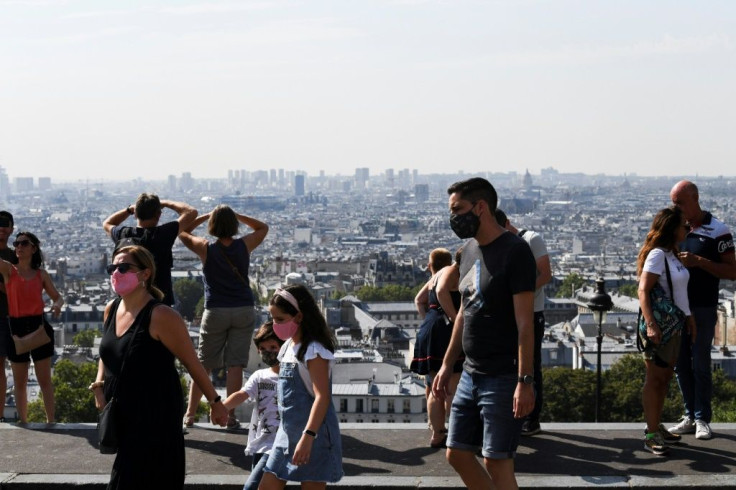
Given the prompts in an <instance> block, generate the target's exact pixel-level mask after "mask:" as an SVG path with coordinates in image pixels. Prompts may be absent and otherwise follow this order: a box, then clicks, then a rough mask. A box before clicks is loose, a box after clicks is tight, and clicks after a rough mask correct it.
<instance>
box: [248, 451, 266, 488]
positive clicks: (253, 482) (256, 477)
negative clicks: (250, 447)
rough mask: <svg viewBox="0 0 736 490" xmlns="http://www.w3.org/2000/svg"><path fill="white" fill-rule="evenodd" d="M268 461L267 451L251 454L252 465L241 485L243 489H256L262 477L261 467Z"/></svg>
mask: <svg viewBox="0 0 736 490" xmlns="http://www.w3.org/2000/svg"><path fill="white" fill-rule="evenodd" d="M266 462H268V453H256V454H254V455H253V466H252V467H251V470H250V476H249V477H248V479H247V480H246V481H245V485H243V490H258V485H260V484H261V478H263V469H264V468H265V467H266Z"/></svg>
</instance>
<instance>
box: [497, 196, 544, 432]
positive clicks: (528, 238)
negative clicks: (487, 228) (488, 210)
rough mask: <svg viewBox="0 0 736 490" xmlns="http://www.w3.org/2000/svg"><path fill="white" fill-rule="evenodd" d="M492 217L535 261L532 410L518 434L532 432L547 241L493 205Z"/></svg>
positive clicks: (539, 391)
mask: <svg viewBox="0 0 736 490" xmlns="http://www.w3.org/2000/svg"><path fill="white" fill-rule="evenodd" d="M496 221H497V222H498V224H499V225H501V226H503V227H504V228H505V229H507V230H508V231H510V232H511V233H513V234H514V235H518V236H519V237H520V238H523V239H524V241H525V242H526V243H527V244H528V245H529V248H531V250H532V255H534V261H535V262H536V264H537V280H536V282H535V283H534V390H535V391H536V396H535V398H534V410H532V413H530V414H529V416H528V417H527V418H526V420H525V421H524V425H522V426H521V435H522V436H533V435H534V434H538V433H539V432H541V431H542V428H541V426H540V425H539V415H540V414H541V413H542V403H543V402H544V385H543V380H542V339H543V338H544V325H545V320H544V300H545V295H544V285H545V284H547V283H548V282H549V281H551V280H552V268H551V267H550V263H549V254H548V253H547V244H546V243H544V239H543V238H542V236H541V235H540V234H539V233H537V232H535V231H531V230H519V229H517V228H516V227H515V226H514V225H512V224H511V221H510V220H509V219H508V217H507V216H506V213H504V212H503V211H502V210H501V209H500V208H499V209H496Z"/></svg>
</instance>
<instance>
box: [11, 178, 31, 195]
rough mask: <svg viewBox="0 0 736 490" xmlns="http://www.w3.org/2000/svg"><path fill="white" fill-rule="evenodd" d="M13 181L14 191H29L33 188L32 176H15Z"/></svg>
mask: <svg viewBox="0 0 736 490" xmlns="http://www.w3.org/2000/svg"><path fill="white" fill-rule="evenodd" d="M14 183H15V190H16V192H30V191H32V190H33V177H16V178H15V179H14Z"/></svg>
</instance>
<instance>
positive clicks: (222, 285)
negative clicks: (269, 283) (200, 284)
mask: <svg viewBox="0 0 736 490" xmlns="http://www.w3.org/2000/svg"><path fill="white" fill-rule="evenodd" d="M225 256H227V259H229V260H230V263H232V265H230V263H229V262H228V260H227V259H226V258H225ZM233 266H234V267H235V268H236V269H237V270H238V272H239V273H240V277H238V274H236V273H235V271H234V270H233ZM249 267H250V253H249V252H248V247H246V246H245V242H244V241H243V240H242V239H241V238H236V239H234V240H233V242H232V243H231V244H230V245H229V246H225V245H223V244H222V243H218V242H216V241H215V242H209V243H208V244H207V261H206V262H205V264H204V268H203V269H202V272H203V273H204V307H205V308H235V307H238V306H253V305H254V304H255V302H254V299H253V291H251V289H250V281H249V280H248V268H249ZM241 278H242V279H241Z"/></svg>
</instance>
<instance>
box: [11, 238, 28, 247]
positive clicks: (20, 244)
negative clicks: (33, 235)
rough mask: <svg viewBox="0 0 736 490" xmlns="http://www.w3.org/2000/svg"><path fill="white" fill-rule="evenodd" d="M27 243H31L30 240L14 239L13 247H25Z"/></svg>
mask: <svg viewBox="0 0 736 490" xmlns="http://www.w3.org/2000/svg"><path fill="white" fill-rule="evenodd" d="M28 245H33V244H32V243H31V241H30V240H16V241H14V242H13V247H15V248H18V247H26V246H28Z"/></svg>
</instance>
